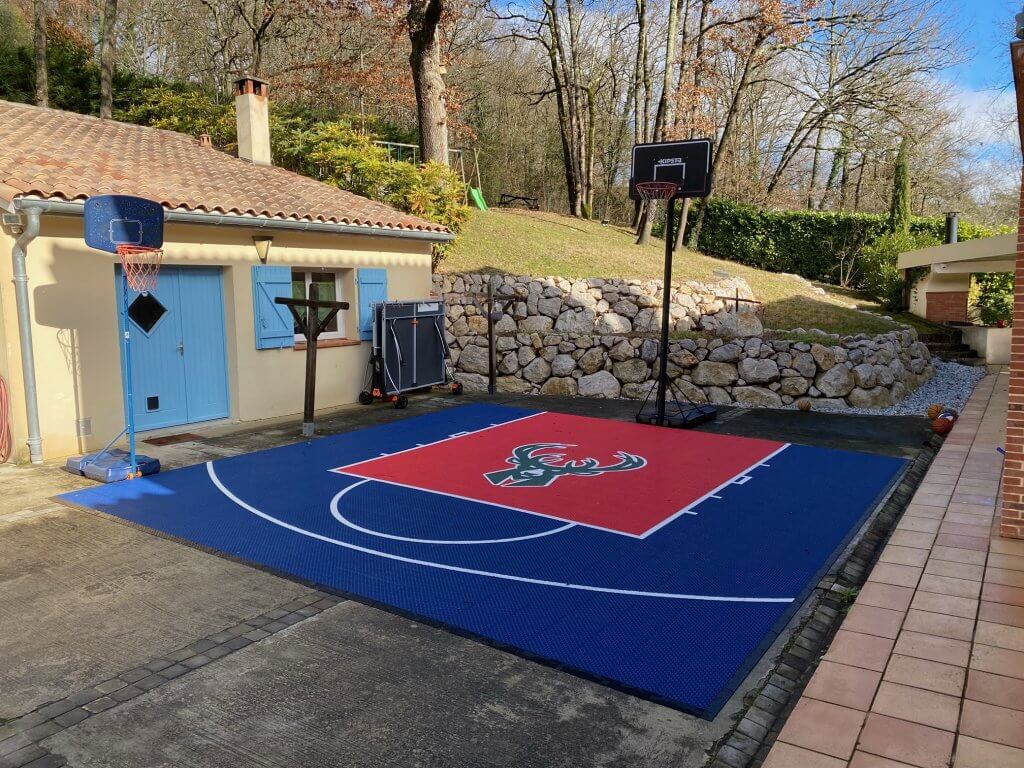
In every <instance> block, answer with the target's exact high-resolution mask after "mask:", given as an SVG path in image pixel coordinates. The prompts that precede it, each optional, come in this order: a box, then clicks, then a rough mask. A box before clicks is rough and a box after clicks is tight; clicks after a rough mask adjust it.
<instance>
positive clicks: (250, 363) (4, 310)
mask: <svg viewBox="0 0 1024 768" xmlns="http://www.w3.org/2000/svg"><path fill="white" fill-rule="evenodd" d="M253 234H262V235H266V234H271V233H269V232H267V231H266V230H263V231H257V230H255V229H253V230H250V229H245V228H240V227H214V226H200V225H193V224H168V225H167V227H166V230H165V233H164V243H165V263H167V264H171V265H179V266H188V265H195V266H200V265H203V266H209V265H221V266H222V267H223V276H224V292H225V302H224V303H225V328H226V334H227V345H228V372H229V382H230V383H229V393H230V405H231V418H232V419H233V420H237V421H249V420H254V419H263V418H270V417H274V416H284V415H289V414H296V413H299V412H301V410H302V397H303V381H304V376H305V353H304V352H300V351H296V350H292V349H275V350H257V349H256V342H255V330H254V327H253V323H254V319H253V306H252V304H253V300H252V267H253V266H254V265H256V264H259V260H258V257H257V255H256V249H255V247H254V246H253V244H252V235H253ZM273 236H274V242H273V244H272V246H271V248H270V256H269V260H268V262H267V263H268V264H271V265H281V266H285V265H287V266H311V267H328V268H359V267H384V268H387V270H388V293H389V298H391V299H406V298H418V297H423V296H429V295H430V291H431V280H430V245H429V243H427V242H425V241H411V240H401V239H397V238H382V237H370V236H359V235H326V234H318V233H301V232H276V233H273ZM12 245H13V238H11V237H10V236H8V235H6V234H0V374H2V375H4V376H5V378H7V380H8V383H9V388H10V390H11V394H12V401H13V402H12V422H13V431H14V440H15V449H16V451H18V454H17V455H16V457H15V458H16V459H18V460H22V459H24V458H26V453H27V452H26V450H25V445H24V443H25V439H26V437H27V427H26V417H25V404H24V388H23V385H24V383H23V381H22V376H21V350H20V347H19V344H18V330H17V329H18V325H17V314H16V308H15V299H14V287H13V284H12V282H11V279H12V276H13V275H12V265H11V256H10V254H11V247H12ZM115 258H116V257H114V256H107V255H105V254H102V253H98V252H96V251H93V250H91V249H89V248H87V247H86V246H85V244H84V243H83V242H82V221H81V219H80V218H77V217H70V216H66V217H63V216H62V217H58V216H46V217H44V218H43V226H42V230H41V233H40V236H39V237H38V238H37V239H36V240H34V241H33V242H32V244H31V246H30V247H29V255H28V275H29V289H30V296H31V302H32V317H33V325H32V332H33V336H34V340H33V341H34V347H35V354H36V379H37V384H38V388H39V416H40V422H41V430H42V438H43V452H44V456H45V458H47V459H52V458H58V457H61V456H66V455H70V454H72V453H76V452H80V451H84V450H93V449H96V448H100V447H102V446H103V445H104V444H105V443H106V442H107V441H108V440H109V439H110V438H111V437H113V435H115V434H116V433H117V432H118V431H119V430H120V429H121V428H122V424H123V419H124V414H123V401H122V394H121V376H120V350H119V340H118V334H117V302H116V296H115V282H114V262H115ZM356 290H357V287H356V285H355V275H354V273H351V274H349V275H348V276H347V278H346V281H345V284H344V291H345V295H344V296H343V298H344V300H347V301H349V302H350V304H351V306H352V308H351V309H350V310H348V312H347V316H346V318H345V330H346V332H347V333H348V335H349V336H356V335H357V333H358V306H359V305H358V296H357V295H356ZM368 355H369V343H368V342H364V343H362V344H361V345H359V346H352V347H337V348H327V349H321V350H320V351H319V354H318V357H317V362H318V368H317V406H318V407H319V408H329V407H333V406H337V405H342V404H345V403H351V402H354V401H355V400H356V397H357V396H358V393H359V390H360V388H361V384H362V380H363V376H364V374H365V365H366V360H367V357H368ZM80 419H91V432H92V434H91V435H90V436H86V437H81V438H80V437H78V435H77V429H76V424H77V422H78V420H80Z"/></svg>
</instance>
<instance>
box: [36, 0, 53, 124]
mask: <svg viewBox="0 0 1024 768" xmlns="http://www.w3.org/2000/svg"><path fill="white" fill-rule="evenodd" d="M32 12H33V20H34V37H33V42H34V44H35V49H36V50H35V58H36V94H35V95H36V105H37V106H40V107H46V106H49V104H50V97H49V93H50V81H49V74H48V72H47V69H46V0H32Z"/></svg>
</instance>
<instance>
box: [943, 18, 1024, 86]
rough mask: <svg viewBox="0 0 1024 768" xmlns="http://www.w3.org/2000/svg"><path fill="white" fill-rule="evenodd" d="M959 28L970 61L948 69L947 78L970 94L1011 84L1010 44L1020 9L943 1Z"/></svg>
mask: <svg viewBox="0 0 1024 768" xmlns="http://www.w3.org/2000/svg"><path fill="white" fill-rule="evenodd" d="M943 5H944V6H946V8H947V9H948V12H949V13H950V14H951V15H952V16H953V19H954V23H956V24H958V25H961V26H962V32H963V36H964V43H965V44H966V45H967V46H968V47H969V48H971V51H970V54H969V55H970V58H969V59H968V61H966V62H965V63H963V64H960V65H957V66H955V67H951V68H950V69H949V70H947V72H946V75H947V76H948V78H949V79H950V80H952V81H953V82H955V83H956V84H957V85H959V86H961V87H963V88H965V89H969V90H972V91H981V90H987V89H990V88H1000V87H1002V86H1005V85H1006V84H1008V83H1009V82H1010V79H1011V76H1010V52H1009V43H1010V39H1011V36H1012V34H1013V17H1014V15H1015V14H1016V13H1018V12H1019V11H1020V10H1021V9H1022V7H1024V6H1022V3H1021V2H1010V0H946V1H945V2H944V3H943Z"/></svg>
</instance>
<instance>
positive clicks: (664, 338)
mask: <svg viewBox="0 0 1024 768" xmlns="http://www.w3.org/2000/svg"><path fill="white" fill-rule="evenodd" d="M665 203H666V205H667V207H668V211H667V212H666V214H665V276H664V279H663V280H662V285H661V369H660V370H659V371H658V426H664V425H665V423H666V421H665V398H666V396H667V393H668V323H669V309H670V305H671V298H672V286H671V283H672V243H673V230H674V229H675V209H676V198H675V197H674V196H673V197H670V198H668V199H666V200H665Z"/></svg>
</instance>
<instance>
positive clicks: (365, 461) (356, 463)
mask: <svg viewBox="0 0 1024 768" xmlns="http://www.w3.org/2000/svg"><path fill="white" fill-rule="evenodd" d="M545 413H547V411H537V412H536V413H529V414H527V415H526V416H520V417H519V418H518V419H509V420H508V421H503V422H501V424H491V425H490V426H489V427H481V428H480V429H474V430H471V431H469V432H456V433H455V434H452V435H448V437H442V438H441V439H440V440H435V441H434V442H432V443H420V444H417V445H413V446H411V447H409V448H403V449H402V450H400V451H395V452H394V453H386V454H381V455H382V456H401V455H402V454H403V453H409V451H418V450H419V449H420V448H429V447H430V446H432V445H440V444H441V443H447V442H448V441H449V440H458V439H459V438H460V437H465V436H466V435H476V434H479V433H480V432H486V431H487V430H489V429H495V428H496V427H504V426H506V425H507V424H515V423H516V422H517V421H526V419H532V418H533V417H534V416H543V415H544V414H545ZM377 458H378V457H375V458H373V459H362V460H360V461H354V462H352V463H351V464H346V465H345V466H343V467H335V468H334V469H332V470H330V471H331V472H338V473H339V474H353V473H351V472H348V473H346V472H345V469H346V467H358V466H359V465H360V464H369V463H370V462H371V461H376V459H377Z"/></svg>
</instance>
